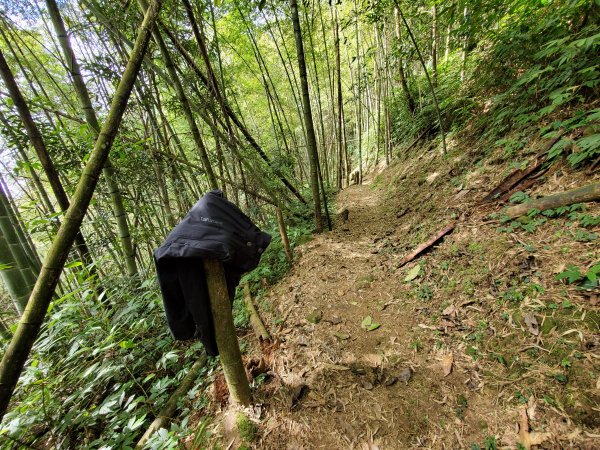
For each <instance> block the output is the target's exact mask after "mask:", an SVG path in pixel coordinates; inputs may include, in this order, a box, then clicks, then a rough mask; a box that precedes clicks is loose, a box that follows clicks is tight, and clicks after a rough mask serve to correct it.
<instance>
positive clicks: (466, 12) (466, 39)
mask: <svg viewBox="0 0 600 450" xmlns="http://www.w3.org/2000/svg"><path fill="white" fill-rule="evenodd" d="M468 18H469V10H468V8H467V7H466V6H465V9H464V11H463V26H466V24H467V20H468ZM468 47H469V32H468V31H467V32H465V36H464V38H463V46H462V54H461V63H460V81H461V82H462V81H465V70H466V67H467V49H468Z"/></svg>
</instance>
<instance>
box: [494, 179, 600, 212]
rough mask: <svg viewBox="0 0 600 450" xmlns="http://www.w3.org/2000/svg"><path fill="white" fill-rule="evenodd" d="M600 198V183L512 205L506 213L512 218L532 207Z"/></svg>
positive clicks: (552, 207) (551, 207)
mask: <svg viewBox="0 0 600 450" xmlns="http://www.w3.org/2000/svg"><path fill="white" fill-rule="evenodd" d="M598 200H600V183H592V184H588V185H587V186H582V187H578V188H576V189H570V190H568V191H564V192H560V193H558V194H554V195H549V196H547V197H542V198H538V199H535V200H529V201H528V202H525V203H523V204H521V205H516V206H511V207H510V208H508V209H507V210H506V211H505V213H506V215H507V216H508V217H510V218H511V219H514V218H516V217H519V216H524V215H525V214H527V213H528V212H529V211H530V210H532V209H537V210H539V211H545V210H547V209H554V208H558V207H560V206H566V205H572V204H574V203H583V202H593V201H598Z"/></svg>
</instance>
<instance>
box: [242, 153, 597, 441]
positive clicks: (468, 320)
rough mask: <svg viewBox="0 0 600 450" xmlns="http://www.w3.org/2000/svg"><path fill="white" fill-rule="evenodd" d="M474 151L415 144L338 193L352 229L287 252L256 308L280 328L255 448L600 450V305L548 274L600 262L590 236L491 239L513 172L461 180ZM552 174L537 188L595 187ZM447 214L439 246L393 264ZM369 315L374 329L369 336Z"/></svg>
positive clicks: (495, 170)
mask: <svg viewBox="0 0 600 450" xmlns="http://www.w3.org/2000/svg"><path fill="white" fill-rule="evenodd" d="M468 158H469V155H464V156H461V157H456V158H452V157H448V158H447V159H445V160H443V159H442V158H441V156H440V155H439V154H437V153H434V152H426V151H423V150H422V149H421V150H419V151H417V152H416V154H414V155H411V158H410V159H409V158H408V157H407V159H406V160H405V161H401V162H396V163H395V164H394V165H393V166H391V167H390V168H388V169H386V170H385V171H383V172H382V173H381V174H379V175H378V176H376V177H375V176H371V177H370V179H368V180H367V182H366V183H365V184H364V185H362V186H351V187H349V188H347V189H344V190H343V191H342V192H341V193H340V194H339V195H338V198H337V209H338V210H342V209H344V208H347V209H348V211H349V218H348V221H347V222H342V221H341V220H340V223H337V224H336V226H335V229H334V230H333V231H332V232H330V233H324V234H322V235H319V236H316V237H315V238H314V239H313V240H312V241H311V242H309V243H307V244H305V245H303V246H301V247H299V248H297V249H296V253H295V257H296V263H295V265H294V267H293V269H292V270H291V271H290V272H289V273H288V274H287V276H285V277H284V279H283V280H282V281H281V282H279V283H278V284H277V285H275V286H273V287H272V288H271V289H270V290H269V292H268V294H267V296H266V298H264V299H263V300H262V302H263V304H265V303H268V304H270V305H272V306H274V309H273V308H268V309H269V310H265V309H263V310H261V315H263V319H265V322H267V323H270V324H273V323H282V325H280V327H279V330H278V331H277V332H275V333H274V334H275V336H276V338H277V339H278V348H276V350H274V351H273V352H271V355H270V357H269V358H268V360H269V365H270V369H271V370H270V375H271V377H270V379H269V380H268V381H267V382H265V383H264V384H262V385H261V386H260V387H259V388H258V389H257V390H256V392H255V400H256V402H258V403H262V405H263V406H262V409H261V410H262V417H261V418H260V425H259V436H258V438H257V439H256V440H255V442H254V443H253V446H254V447H255V448H260V449H285V448H290V449H292V448H293V449H303V448H307V449H308V448H328V449H338V448H339V449H342V448H352V449H355V448H365V449H375V448H380V449H405V448H435V449H437V448H440V449H441V448H448V449H450V448H452V449H454V448H469V449H470V448H472V446H473V445H474V444H476V445H478V446H481V448H490V449H492V448H517V443H519V442H520V443H524V442H525V441H526V440H527V439H530V441H529V442H530V443H531V445H532V447H531V448H548V449H550V448H552V449H554V448H557V449H558V448H582V449H591V448H600V440H599V439H600V419H598V417H600V407H599V405H600V396H599V391H598V389H599V388H600V380H599V377H600V340H599V338H598V322H599V321H600V313H599V309H598V306H597V305H596V306H593V305H592V303H590V301H591V299H593V298H594V297H593V293H590V292H582V291H580V290H576V289H575V287H573V286H567V285H565V284H563V283H562V282H560V281H557V280H556V273H557V272H560V271H561V270H564V265H565V263H573V264H575V265H578V266H579V267H583V268H585V267H590V266H591V264H592V263H593V262H594V261H598V259H599V252H598V246H597V242H598V241H597V240H596V241H594V240H592V241H588V242H585V241H577V240H574V239H573V237H572V234H569V233H568V232H565V230H567V229H569V230H575V229H576V228H577V227H576V225H573V224H571V223H568V222H567V221H566V219H562V218H559V219H551V220H548V222H547V223H544V224H540V226H539V227H538V228H537V229H536V230H535V231H534V232H527V231H524V230H520V229H519V230H514V231H513V232H501V231H500V230H499V229H498V228H499V226H501V224H499V223H497V222H493V221H490V220H489V218H488V217H486V216H487V215H488V214H489V213H490V212H498V211H500V208H499V207H498V205H493V204H492V205H488V206H485V207H481V206H477V202H478V200H479V199H480V198H482V197H483V196H484V195H485V194H486V193H487V192H488V191H489V190H491V188H492V187H494V186H495V185H496V184H497V183H498V182H499V181H501V179H502V177H503V176H505V175H506V174H507V173H509V169H508V168H505V167H498V166H492V165H489V164H483V165H480V166H479V167H478V168H476V169H474V170H472V171H470V172H469V171H468V169H469V168H471V167H473V163H472V161H468ZM490 159H491V158H490ZM491 160H492V161H493V160H494V159H491ZM561 170H562V171H563V173H562V176H561V177H559V176H558V175H557V174H556V172H555V173H554V175H553V176H548V178H547V179H544V180H542V182H541V183H539V184H538V186H537V187H534V188H533V189H534V191H533V192H543V193H548V192H555V191H560V190H563V189H565V188H568V187H570V186H572V185H581V184H582V183H585V182H589V181H591V180H590V177H589V176H586V175H584V174H582V173H573V172H570V171H568V169H566V168H562V169H561ZM591 178H592V179H594V178H596V179H597V178H598V177H597V176H595V177H594V176H592V177H591ZM566 180H568V182H567V181H566ZM599 210H600V207H598V205H588V212H589V213H590V214H592V215H593V214H598V211H599ZM452 220H458V226H457V227H456V229H455V230H454V232H453V233H452V234H450V235H448V236H447V237H446V238H445V239H444V240H443V241H442V242H441V243H439V244H438V246H436V247H435V248H434V249H432V250H431V251H430V252H428V253H426V254H425V255H422V256H421V257H419V258H417V259H415V260H414V261H412V262H411V263H409V264H407V265H406V266H404V267H402V268H398V267H397V264H398V261H399V260H400V259H401V258H402V257H403V256H404V255H405V254H406V253H408V251H410V250H412V249H413V248H414V247H416V246H417V245H418V244H420V243H422V242H425V241H426V240H427V239H428V238H429V237H430V236H431V235H433V234H434V233H435V232H436V231H438V230H440V229H442V228H443V227H444V226H445V225H447V224H448V223H449V222H450V221H452ZM567 227H570V228H567ZM584 231H586V230H584ZM591 231H596V232H597V231H598V227H596V229H595V230H590V229H587V232H591ZM417 264H418V265H420V270H419V273H418V274H417V276H416V277H415V278H414V279H413V280H408V281H407V280H406V278H407V276H408V274H409V272H410V271H411V269H414V267H415V265H417ZM367 316H370V317H371V326H372V327H373V328H374V325H373V324H379V325H380V326H379V327H378V328H376V329H373V330H371V331H368V330H367V329H365V328H368V325H367V324H363V321H364V319H365V318H366V317H367ZM531 317H534V318H535V319H536V320H537V322H538V324H539V326H540V327H541V329H542V331H541V332H540V333H539V334H538V335H534V334H533V333H532V332H531V329H530V326H529V325H527V321H530V318H531ZM548 324H550V326H548ZM361 325H364V326H361ZM271 328H272V330H273V329H274V327H273V326H272V327H271ZM254 347H255V348H254V350H253V351H252V352H254V353H256V354H257V355H258V354H260V348H259V346H258V345H256V346H254ZM448 372H450V373H448ZM560 375H563V376H564V377H562V378H561V376H560ZM565 380H566V381H565ZM523 417H525V419H526V420H527V423H523ZM519 424H521V431H520V429H519ZM536 441H537V443H538V444H539V445H538V446H536V445H533V444H536ZM494 442H495V444H494ZM486 443H487V444H488V446H487V447H485V444H486ZM525 443H526V442H525ZM494 445H495V446H494ZM524 448H527V446H525V447H524Z"/></svg>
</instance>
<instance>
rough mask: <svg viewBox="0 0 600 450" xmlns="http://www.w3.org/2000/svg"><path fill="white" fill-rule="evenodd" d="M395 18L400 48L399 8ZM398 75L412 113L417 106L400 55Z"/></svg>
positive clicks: (395, 10) (395, 11)
mask: <svg viewBox="0 0 600 450" xmlns="http://www.w3.org/2000/svg"><path fill="white" fill-rule="evenodd" d="M394 18H395V21H396V43H397V45H398V48H400V47H401V45H402V42H401V40H400V21H399V16H398V8H394ZM398 76H399V77H400V86H401V87H402V92H403V93H404V97H405V98H406V106H407V107H408V110H409V111H410V113H411V114H414V113H415V111H416V109H417V107H416V105H415V100H414V99H413V96H412V95H411V93H410V90H409V89H408V83H407V82H406V73H405V72H404V61H403V59H402V58H401V57H400V58H398Z"/></svg>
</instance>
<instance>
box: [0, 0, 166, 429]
mask: <svg viewBox="0 0 600 450" xmlns="http://www.w3.org/2000/svg"><path fill="white" fill-rule="evenodd" d="M161 3H162V0H153V1H152V4H151V6H150V8H149V9H148V12H147V13H146V15H145V17H144V21H143V23H142V24H141V26H140V28H139V31H138V34H137V38H136V41H135V44H134V46H133V49H132V51H131V55H130V58H129V61H128V63H127V66H126V68H125V71H124V73H123V77H122V78H121V80H120V82H119V85H118V86H117V89H116V91H115V95H114V98H113V101H112V104H111V107H110V110H109V112H108V115H107V118H106V121H105V123H104V125H103V127H102V130H101V132H100V134H99V136H98V139H97V140H96V143H95V145H94V149H93V150H92V152H91V154H90V157H89V159H88V162H87V164H86V166H85V168H84V170H83V174H82V175H81V178H80V180H79V183H78V184H77V189H76V190H75V194H74V195H73V202H72V204H71V207H70V208H69V210H68V211H67V214H66V216H65V218H64V220H63V223H62V225H61V227H60V229H59V230H58V234H57V236H56V238H55V239H54V241H53V242H52V244H51V246H50V248H49V250H48V254H47V256H46V259H45V260H44V264H43V266H42V271H41V273H40V276H39V277H38V279H37V282H36V284H35V287H34V288H33V292H32V294H31V297H30V298H29V302H28V304H27V308H26V309H25V312H24V313H23V316H22V317H21V320H20V321H19V325H18V327H17V330H16V331H15V334H14V336H13V338H12V340H11V341H10V344H9V345H8V348H7V349H6V352H5V353H4V356H3V358H2V362H0V419H1V417H3V416H4V413H5V412H6V409H7V408H8V404H9V402H10V398H11V396H12V393H13V391H14V389H15V386H16V384H17V381H18V379H19V375H20V374H21V371H22V370H23V367H24V365H25V362H26V361H27V357H28V355H29V352H30V350H31V348H32V346H33V343H34V342H35V339H36V337H37V335H38V332H39V330H40V327H41V326H42V322H43V320H44V317H45V316H46V312H47V310H48V305H49V304H50V300H51V299H52V296H53V295H54V291H55V289H56V286H57V284H58V280H59V278H60V274H61V272H62V270H63V268H64V265H65V262H66V260H67V256H68V254H69V249H70V248H71V246H72V245H73V242H74V241H75V238H76V236H77V233H78V231H79V228H80V227H81V223H82V222H83V218H84V216H85V213H86V211H87V208H88V206H89V204H90V201H91V199H92V195H93V193H94V190H95V188H96V185H97V183H98V177H99V175H100V172H101V171H102V168H103V167H104V163H105V162H106V159H107V157H108V153H109V152H110V149H111V147H112V144H113V142H114V140H115V137H116V134H117V132H118V129H119V125H120V124H121V120H122V118H123V114H124V112H125V108H126V106H127V103H128V100H129V96H130V94H131V91H132V89H133V85H134V82H135V79H136V78H137V75H138V73H139V70H140V67H141V65H142V61H143V59H144V55H145V53H146V49H147V48H148V42H149V40H150V35H151V32H152V28H153V26H154V21H155V20H156V17H157V15H158V11H159V9H160V4H161ZM1 60H3V58H1Z"/></svg>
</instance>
